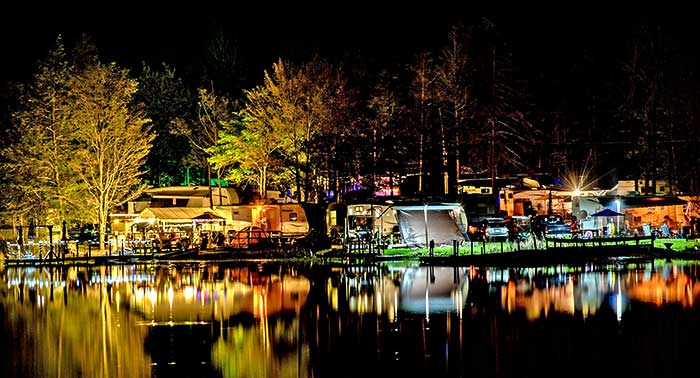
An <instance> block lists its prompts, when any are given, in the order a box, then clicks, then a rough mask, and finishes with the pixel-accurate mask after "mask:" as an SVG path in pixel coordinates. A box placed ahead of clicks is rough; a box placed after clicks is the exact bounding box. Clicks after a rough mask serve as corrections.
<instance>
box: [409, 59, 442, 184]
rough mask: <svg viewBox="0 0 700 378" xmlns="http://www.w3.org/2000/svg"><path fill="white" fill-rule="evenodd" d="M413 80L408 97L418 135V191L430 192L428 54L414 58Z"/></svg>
mask: <svg viewBox="0 0 700 378" xmlns="http://www.w3.org/2000/svg"><path fill="white" fill-rule="evenodd" d="M411 71H412V72H413V80H412V82H411V89H410V95H411V97H412V98H413V111H414V114H415V113H417V118H418V119H417V120H416V121H417V122H416V123H417V126H418V127H417V131H418V133H419V146H418V191H419V192H421V193H427V192H430V190H431V189H430V185H428V183H427V178H428V177H429V173H428V170H427V163H426V161H427V156H428V154H427V152H428V148H427V145H428V143H427V139H428V138H429V135H430V131H429V129H430V128H429V127H428V125H429V124H430V118H431V113H432V108H433V106H434V102H435V97H436V94H435V79H436V74H435V66H434V62H433V58H432V57H431V55H430V53H428V52H423V53H421V54H419V55H418V57H417V58H416V63H415V64H414V65H413V66H412V67H411Z"/></svg>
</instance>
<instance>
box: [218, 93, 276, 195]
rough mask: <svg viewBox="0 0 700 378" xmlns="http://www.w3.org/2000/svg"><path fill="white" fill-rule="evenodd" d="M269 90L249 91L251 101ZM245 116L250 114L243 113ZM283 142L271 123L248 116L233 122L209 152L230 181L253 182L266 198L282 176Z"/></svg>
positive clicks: (226, 126)
mask: <svg viewBox="0 0 700 378" xmlns="http://www.w3.org/2000/svg"><path fill="white" fill-rule="evenodd" d="M261 91H262V92H264V91H265V89H264V88H261V87H258V88H255V89H253V90H252V91H248V92H247V93H246V96H247V97H248V98H249V99H251V98H253V99H254V98H255V97H257V96H264V94H263V93H260V92H261ZM243 113H244V114H245V113H246V112H243ZM281 147H282V141H281V140H280V138H279V134H277V133H275V132H274V130H273V129H272V127H271V126H270V125H268V124H265V123H263V122H261V121H260V120H257V119H256V118H255V117H254V116H250V115H245V117H244V118H243V119H242V121H241V122H240V123H239V122H229V123H228V124H227V125H225V126H224V129H223V130H222V132H221V138H220V139H219V142H218V143H217V145H216V146H214V147H213V148H211V149H209V151H211V153H212V157H211V158H210V159H209V161H210V162H211V163H212V164H213V165H214V168H216V169H217V170H218V169H225V168H227V167H230V168H229V169H228V170H227V171H226V179H228V180H232V181H234V182H237V183H241V184H247V183H252V184H253V186H254V187H256V188H257V189H258V190H259V192H260V195H261V196H262V197H263V198H267V188H268V182H269V179H270V177H271V176H272V177H273V181H274V178H275V177H277V175H278V174H279V168H280V164H279V152H280V149H281Z"/></svg>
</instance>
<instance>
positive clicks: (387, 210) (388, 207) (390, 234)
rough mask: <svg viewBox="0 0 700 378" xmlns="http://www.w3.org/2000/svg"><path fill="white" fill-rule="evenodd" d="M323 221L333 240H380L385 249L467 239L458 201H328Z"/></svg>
mask: <svg viewBox="0 0 700 378" xmlns="http://www.w3.org/2000/svg"><path fill="white" fill-rule="evenodd" d="M326 221H327V225H328V234H329V235H330V236H331V239H334V240H335V241H336V243H338V242H340V243H346V242H352V241H355V240H367V241H370V240H371V241H375V242H381V243H382V244H384V245H386V246H387V247H388V248H396V247H420V248H427V247H428V245H429V244H430V241H433V243H434V245H452V243H453V241H455V240H456V241H457V242H459V243H461V242H463V241H465V240H466V239H467V237H466V233H467V217H466V215H465V212H464V209H463V208H462V206H461V205H460V204H458V203H396V204H366V203H365V204H352V205H344V204H332V205H331V206H329V208H328V211H327V214H326Z"/></svg>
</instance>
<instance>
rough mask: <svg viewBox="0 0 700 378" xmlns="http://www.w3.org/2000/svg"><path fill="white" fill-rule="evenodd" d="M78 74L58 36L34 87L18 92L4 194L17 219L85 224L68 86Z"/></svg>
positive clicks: (7, 158)
mask: <svg viewBox="0 0 700 378" xmlns="http://www.w3.org/2000/svg"><path fill="white" fill-rule="evenodd" d="M75 70H76V69H75V66H74V65H73V64H72V63H71V62H69V59H68V57H67V54H66V51H65V49H64V46H63V43H62V40H61V37H60V36H59V37H58V39H57V41H56V47H55V49H54V50H52V51H51V52H49V55H48V57H47V58H46V60H44V61H43V62H41V63H40V64H39V68H38V71H37V73H36V74H35V75H34V77H33V80H32V82H31V83H30V84H29V85H27V86H23V87H21V88H20V103H21V104H22V105H21V108H20V109H19V110H17V111H16V112H14V113H13V115H12V121H13V124H14V125H15V129H16V140H15V141H14V143H12V144H9V145H8V146H7V148H6V149H5V150H3V153H2V155H3V157H4V158H5V160H6V162H5V164H3V171H4V172H5V173H6V177H7V180H8V182H6V185H8V186H9V187H5V188H4V189H3V194H4V195H7V196H8V197H10V198H7V199H6V201H5V202H6V204H7V207H8V209H7V210H9V211H10V213H12V214H14V216H15V217H18V218H25V220H27V219H26V218H32V219H34V220H36V221H39V222H42V223H44V222H45V223H48V224H60V223H61V222H62V221H63V220H85V218H86V215H85V214H86V211H85V210H86V208H87V206H88V204H87V202H86V201H85V200H84V198H83V189H84V187H83V183H82V182H81V181H80V180H79V179H78V178H77V177H76V176H75V175H73V173H72V171H71V166H72V164H73V163H74V162H75V160H76V151H77V148H76V144H75V141H74V140H75V137H74V130H73V124H72V122H71V117H72V108H71V104H70V101H69V90H70V88H69V86H70V78H71V77H72V75H74V73H75Z"/></svg>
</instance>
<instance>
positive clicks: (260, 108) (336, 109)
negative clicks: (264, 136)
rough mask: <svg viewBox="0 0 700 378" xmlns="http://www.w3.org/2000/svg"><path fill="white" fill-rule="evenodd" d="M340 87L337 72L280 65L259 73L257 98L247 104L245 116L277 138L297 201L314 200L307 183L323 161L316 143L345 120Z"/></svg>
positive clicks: (319, 64) (313, 64) (317, 65)
mask: <svg viewBox="0 0 700 378" xmlns="http://www.w3.org/2000/svg"><path fill="white" fill-rule="evenodd" d="M345 86H346V83H345V81H344V80H343V79H342V77H341V75H340V72H339V70H337V69H335V68H334V67H332V66H331V65H330V64H328V63H325V62H323V61H321V60H319V59H314V60H312V61H310V62H307V63H305V64H302V65H299V66H295V65H293V64H289V63H285V62H283V61H282V60H281V59H280V60H279V61H278V62H277V63H275V64H273V67H272V72H271V73H270V72H267V71H266V72H265V78H264V84H263V86H262V87H264V90H262V89H260V90H259V91H258V92H257V93H259V94H261V96H255V97H253V98H250V97H249V98H247V102H246V105H245V108H246V113H247V114H248V115H249V116H250V117H251V118H253V119H255V120H256V122H260V123H261V124H265V125H268V126H269V127H271V128H272V130H274V132H275V133H278V134H279V135H280V138H281V140H282V142H283V143H282V146H281V147H280V149H281V151H282V156H283V157H285V161H284V162H283V163H284V164H285V165H286V166H288V167H290V169H291V171H292V174H293V175H294V180H295V183H296V187H297V198H298V199H299V200H300V201H309V200H311V199H312V198H314V197H316V195H317V192H316V187H315V186H314V185H313V181H314V178H315V176H316V175H317V174H318V171H317V170H318V168H319V164H320V161H321V160H323V159H322V156H320V153H321V152H322V151H323V149H322V148H321V146H322V139H323V136H324V135H326V133H328V132H332V130H334V129H335V127H337V125H338V124H339V123H340V122H341V119H340V117H341V116H340V115H341V114H346V113H345V111H344V109H346V108H347V106H346V104H347V101H346V89H345ZM302 194H303V196H302Z"/></svg>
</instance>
